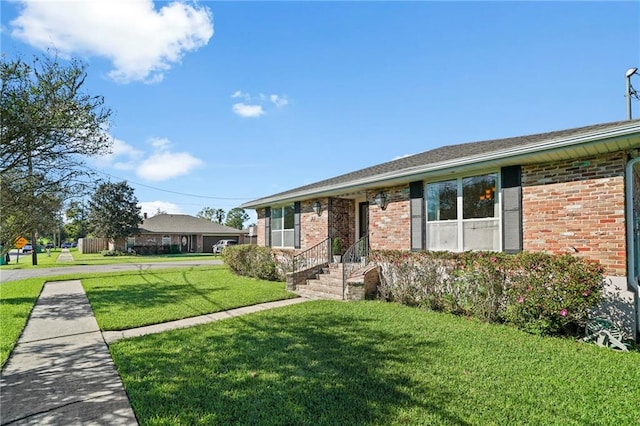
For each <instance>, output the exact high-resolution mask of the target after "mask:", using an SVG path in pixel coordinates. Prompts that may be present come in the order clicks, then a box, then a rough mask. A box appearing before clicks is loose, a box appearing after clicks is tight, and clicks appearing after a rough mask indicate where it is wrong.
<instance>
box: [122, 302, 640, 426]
mask: <svg viewBox="0 0 640 426" xmlns="http://www.w3.org/2000/svg"><path fill="white" fill-rule="evenodd" d="M111 352H112V355H113V357H114V359H115V362H116V365H117V369H118V371H119V373H120V374H121V376H122V378H123V381H124V383H125V387H126V390H127V393H128V395H129V397H130V399H131V401H132V405H133V408H134V410H135V412H136V416H137V417H138V419H139V420H140V424H141V425H147V424H152V425H169V424H172V425H173V424H211V425H227V424H260V425H284V424H289V425H294V424H295V425H353V424H358V425H400V424H402V425H420V424H429V425H512V424H530V425H554V424H558V425H559V424H562V425H618V424H638V423H639V422H640V405H638V399H637V396H638V395H640V368H638V366H639V365H640V353H638V352H630V353H621V352H615V351H612V350H608V349H603V348H599V347H597V346H595V345H591V344H585V343H580V342H575V341H572V340H569V339H553V338H540V337H535V336H531V335H527V334H525V333H523V332H520V331H518V330H516V329H514V328H509V327H505V326H497V325H489V324H483V323H479V322H477V321H474V320H468V319H465V318H461V317H455V316H451V315H445V314H438V313H433V312H425V311H420V310H418V309H413V308H407V307H402V306H399V305H395V304H384V303H378V302H358V303H342V302H326V301H324V302H308V303H304V304H301V305H295V306H290V307H286V308H280V309H275V310H271V311H265V312H260V313H257V314H252V315H247V316H243V317H237V318H233V319H229V320H225V321H219V322H216V323H211V324H207V325H203V326H198V327H194V328H190V329H182V330H175V331H172V332H167V333H162V334H156V335H149V336H144V337H141V338H136V339H130V340H123V341H119V342H117V343H115V344H113V345H112V346H111Z"/></svg>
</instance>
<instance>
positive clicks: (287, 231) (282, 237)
mask: <svg viewBox="0 0 640 426" xmlns="http://www.w3.org/2000/svg"><path fill="white" fill-rule="evenodd" d="M285 209H291V214H293V215H295V207H294V204H285V205H281V206H276V207H271V247H278V248H295V239H294V227H295V220H291V228H285V227H284V226H285ZM276 211H280V213H281V217H280V218H276V214H275V212H276ZM292 219H293V218H292ZM277 220H281V221H282V224H281V225H280V226H281V228H280V229H276V221H277ZM277 235H278V236H279V238H276V236H277ZM278 240H279V242H280V244H276V242H277V241H278ZM287 240H290V242H291V244H290V245H289V244H286V242H287Z"/></svg>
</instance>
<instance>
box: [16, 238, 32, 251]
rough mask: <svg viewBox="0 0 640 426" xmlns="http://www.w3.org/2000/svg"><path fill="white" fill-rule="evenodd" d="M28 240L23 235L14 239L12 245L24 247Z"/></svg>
mask: <svg viewBox="0 0 640 426" xmlns="http://www.w3.org/2000/svg"><path fill="white" fill-rule="evenodd" d="M28 242H29V241H27V240H26V238H24V237H20V238H18V239H17V240H16V242H15V243H13V245H14V246H15V248H19V249H21V248H22V247H24V246H25V245H27V243H28Z"/></svg>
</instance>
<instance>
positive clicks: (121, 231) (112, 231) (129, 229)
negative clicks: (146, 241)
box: [89, 181, 142, 241]
mask: <svg viewBox="0 0 640 426" xmlns="http://www.w3.org/2000/svg"><path fill="white" fill-rule="evenodd" d="M89 223H90V226H91V228H92V230H93V232H94V233H95V235H97V236H100V237H105V238H108V239H109V240H110V241H116V240H117V239H119V238H125V237H128V236H131V235H136V234H139V233H140V229H139V228H138V225H140V224H141V223H142V217H141V216H140V207H139V206H138V199H137V198H136V197H135V195H134V194H133V188H131V187H130V186H129V185H127V182H124V181H123V182H119V183H111V182H108V183H103V184H101V185H100V186H99V187H98V189H97V190H96V192H95V194H93V197H92V198H91V200H90V201H89Z"/></svg>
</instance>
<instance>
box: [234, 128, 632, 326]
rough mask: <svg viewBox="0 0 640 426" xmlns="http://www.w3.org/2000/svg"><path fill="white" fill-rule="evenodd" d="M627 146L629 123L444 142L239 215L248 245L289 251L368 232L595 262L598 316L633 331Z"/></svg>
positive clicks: (405, 242)
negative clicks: (253, 241) (251, 220)
mask: <svg viewBox="0 0 640 426" xmlns="http://www.w3.org/2000/svg"><path fill="white" fill-rule="evenodd" d="M639 149H640V120H631V121H621V122H614V123H604V124H597V125H592V126H586V127H581V128H576V129H568V130H561V131H555V132H549V133H543V134H536V135H530V136H520V137H514V138H505V139H497V140H489V141H482V142H472V143H465V144H459V145H451V146H445V147H441V148H437V149H433V150H430V151H427V152H424V153H421V154H416V155H412V156H409V157H404V158H401V159H398V160H394V161H390V162H387V163H383V164H379V165H376V166H373V167H369V168H365V169H362V170H358V171H355V172H352V173H348V174H345V175H341V176H337V177H334V178H330V179H327V180H323V181H320V182H316V183H312V184H310V185H306V186H302V187H299V188H295V189H292V190H289V191H286V192H281V193H278V194H274V195H270V196H268V197H264V198H260V199H257V200H254V201H251V202H247V203H245V204H244V205H242V206H241V207H242V208H245V209H255V210H256V211H257V215H258V223H257V227H258V229H257V232H256V233H257V242H258V245H261V246H271V247H274V248H281V249H285V250H293V251H296V252H301V251H304V250H307V249H310V248H312V247H314V246H315V245H317V244H320V243H323V241H326V239H327V238H333V237H340V238H341V239H342V241H343V245H344V246H345V247H349V246H350V245H352V244H354V243H356V241H358V239H359V238H361V237H364V236H368V239H369V245H370V247H371V249H399V250H449V251H464V250H495V251H504V252H507V253H517V252H519V251H522V250H527V251H546V252H550V253H556V254H559V253H572V254H573V255H575V256H580V257H584V258H587V259H593V260H597V261H599V262H600V263H601V264H602V265H603V266H604V267H605V268H606V274H607V276H608V278H609V280H608V282H609V286H608V289H607V292H608V293H607V294H608V296H609V298H610V300H612V301H613V304H612V305H610V306H608V307H607V309H609V311H608V313H609V314H610V315H613V316H616V317H617V318H616V319H617V320H618V322H622V323H624V324H626V325H627V327H629V330H630V331H633V332H634V335H635V333H636V332H637V330H638V324H639V323H640V317H639V315H640V307H639V303H640V302H638V300H639V297H638V296H639V290H638V281H637V278H636V277H637V276H638V275H639V274H638V266H639V264H640V250H639V244H638V231H637V224H638V216H639V213H640V152H639V151H638V150H639ZM316 211H317V212H316ZM612 312H613V314H612Z"/></svg>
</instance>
